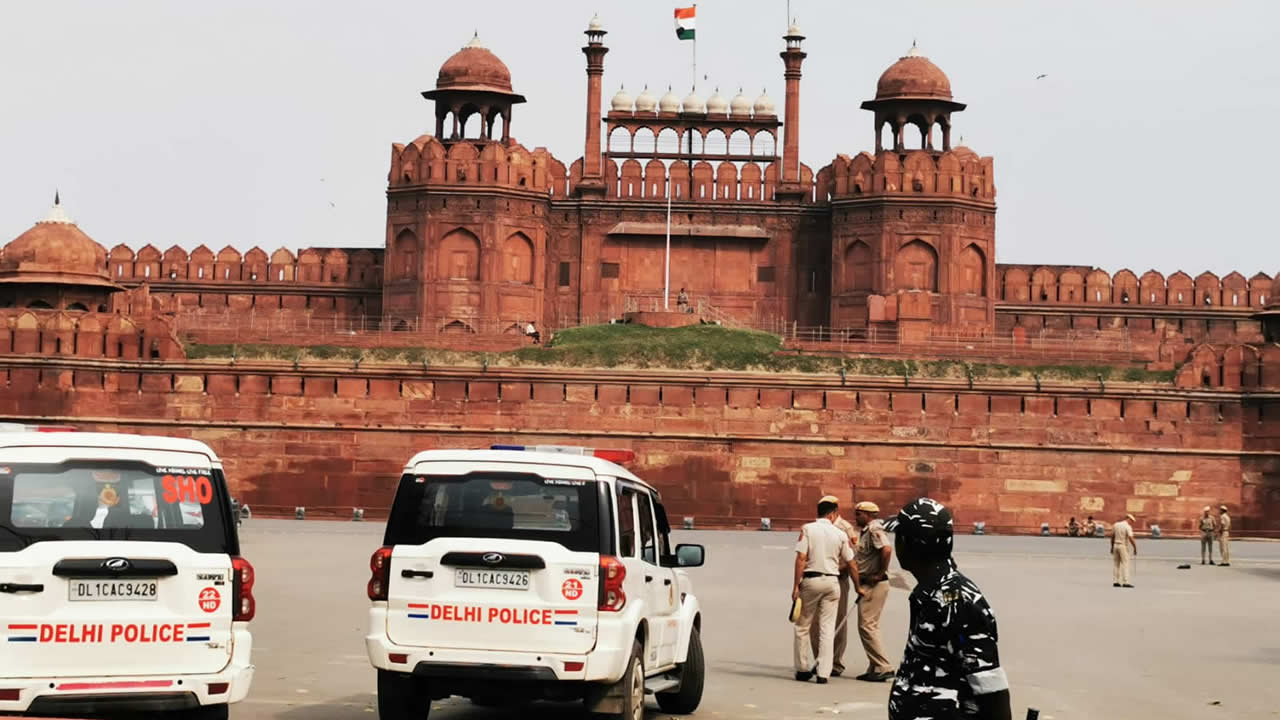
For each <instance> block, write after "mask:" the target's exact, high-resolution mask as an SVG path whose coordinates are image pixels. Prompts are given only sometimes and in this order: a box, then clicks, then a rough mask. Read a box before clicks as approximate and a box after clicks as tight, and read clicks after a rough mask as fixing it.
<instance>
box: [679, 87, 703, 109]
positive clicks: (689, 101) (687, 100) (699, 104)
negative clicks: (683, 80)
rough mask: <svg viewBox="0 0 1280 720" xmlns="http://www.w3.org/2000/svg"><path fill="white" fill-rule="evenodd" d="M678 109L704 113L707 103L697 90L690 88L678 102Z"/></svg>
mask: <svg viewBox="0 0 1280 720" xmlns="http://www.w3.org/2000/svg"><path fill="white" fill-rule="evenodd" d="M680 110H681V111H682V112H687V113H705V112H706V111H707V104H706V103H705V102H703V100H702V96H701V95H699V94H698V91H697V90H696V89H695V90H690V91H689V94H688V95H685V96H684V100H683V101H681V103H680Z"/></svg>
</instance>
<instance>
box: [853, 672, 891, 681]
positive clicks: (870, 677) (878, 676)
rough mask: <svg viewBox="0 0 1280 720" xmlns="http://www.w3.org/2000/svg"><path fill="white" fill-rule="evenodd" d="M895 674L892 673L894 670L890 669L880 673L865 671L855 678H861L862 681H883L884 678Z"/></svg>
mask: <svg viewBox="0 0 1280 720" xmlns="http://www.w3.org/2000/svg"><path fill="white" fill-rule="evenodd" d="M895 674H896V673H894V671H892V670H890V671H888V672H882V673H877V672H865V673H863V674H861V675H859V676H858V677H857V678H856V679H858V680H861V681H863V682H885V681H886V680H888V679H890V678H892V677H893V676H894V675H895Z"/></svg>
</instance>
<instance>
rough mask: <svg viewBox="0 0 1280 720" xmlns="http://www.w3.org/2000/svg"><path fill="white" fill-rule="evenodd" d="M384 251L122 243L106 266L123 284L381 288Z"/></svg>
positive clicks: (239, 288) (114, 278)
mask: <svg viewBox="0 0 1280 720" xmlns="http://www.w3.org/2000/svg"><path fill="white" fill-rule="evenodd" d="M382 253H383V251H382V249H380V248H379V249H364V248H361V249H343V248H306V249H304V250H302V251H301V252H299V253H298V254H297V255H295V254H294V253H293V252H291V251H289V250H287V249H285V248H279V249H277V250H275V251H274V252H272V253H271V254H270V255H268V254H267V253H266V251H264V250H262V249H261V248H258V247H254V248H252V249H251V250H249V251H248V252H246V253H244V254H243V255H242V254H241V253H240V251H239V250H236V249H235V248H233V247H231V246H227V247H224V248H223V249H221V250H219V251H218V252H217V253H216V254H215V253H214V252H213V251H212V250H210V249H209V248H207V247H205V246H204V245H200V246H198V247H196V248H195V249H193V250H191V251H189V252H188V251H187V250H186V249H185V248H182V247H179V246H177V245H174V246H172V247H170V248H169V249H168V250H165V251H164V252H163V253H162V252H160V250H159V249H157V248H156V247H155V246H154V245H145V246H143V247H142V248H141V249H139V250H138V251H137V252H134V250H133V249H131V248H130V247H129V246H127V245H124V244H120V245H116V246H115V247H114V248H112V249H111V252H110V253H109V254H108V256H107V271H108V273H109V274H110V276H111V279H112V280H113V281H114V282H117V283H120V284H121V285H125V286H130V285H136V284H139V283H147V284H150V285H151V286H153V287H156V286H161V287H167V286H170V285H176V286H182V285H196V284H199V285H201V286H217V285H225V286H227V287H228V288H229V289H230V288H234V289H235V290H236V291H237V292H244V291H245V287H244V286H245V285H246V284H247V285H250V286H269V285H277V284H281V283H286V284H298V285H303V284H305V285H345V286H350V287H360V288H377V287H379V285H380V284H381V277H382V275H381V273H382V270H381V266H382ZM250 291H251V288H250Z"/></svg>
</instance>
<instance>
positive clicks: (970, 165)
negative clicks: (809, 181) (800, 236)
mask: <svg viewBox="0 0 1280 720" xmlns="http://www.w3.org/2000/svg"><path fill="white" fill-rule="evenodd" d="M817 184H818V187H817V195H818V198H819V200H820V201H822V200H824V199H829V200H831V201H832V202H833V203H837V204H838V203H839V202H840V201H842V200H848V199H856V198H863V197H867V196H872V195H875V196H893V197H907V198H910V197H944V198H956V199H960V198H964V199H968V200H976V201H981V202H988V203H990V202H994V201H995V197H996V186H995V170H994V161H993V160H992V158H991V157H979V156H978V154H977V153H975V152H974V151H972V150H970V149H969V148H967V147H964V146H961V147H958V148H956V149H955V150H950V151H945V152H940V153H939V152H934V151H930V150H911V151H907V152H904V153H899V152H896V151H892V150H889V151H881V152H879V153H877V154H876V155H871V154H870V153H866V152H860V153H858V154H857V155H855V156H853V157H852V158H850V157H849V156H847V155H837V156H836V159H835V160H834V161H833V162H832V163H831V164H830V165H828V166H827V167H825V168H823V169H822V170H821V171H819V172H818V180H817Z"/></svg>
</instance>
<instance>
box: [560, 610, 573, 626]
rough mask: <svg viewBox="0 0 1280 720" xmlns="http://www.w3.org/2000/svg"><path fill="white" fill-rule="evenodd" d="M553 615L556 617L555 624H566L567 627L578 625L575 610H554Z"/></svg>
mask: <svg viewBox="0 0 1280 720" xmlns="http://www.w3.org/2000/svg"><path fill="white" fill-rule="evenodd" d="M555 616H556V619H555V624H556V625H567V626H569V627H577V626H578V611H577V610H556V611H555Z"/></svg>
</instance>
